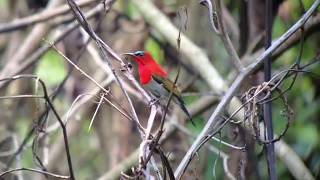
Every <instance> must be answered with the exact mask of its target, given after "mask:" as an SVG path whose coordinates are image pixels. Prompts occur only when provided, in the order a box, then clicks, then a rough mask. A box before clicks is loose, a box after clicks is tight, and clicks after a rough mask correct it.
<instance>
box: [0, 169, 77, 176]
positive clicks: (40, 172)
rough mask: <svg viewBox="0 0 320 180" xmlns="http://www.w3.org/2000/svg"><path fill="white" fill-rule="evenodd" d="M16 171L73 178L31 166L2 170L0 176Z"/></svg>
mask: <svg viewBox="0 0 320 180" xmlns="http://www.w3.org/2000/svg"><path fill="white" fill-rule="evenodd" d="M15 171H31V172H35V173H39V174H43V175H45V176H46V175H48V176H51V177H54V178H60V179H70V178H71V177H70V176H63V175H59V174H54V173H50V172H47V171H42V170H39V169H31V168H17V169H10V170H7V171H5V172H2V173H1V174H0V178H3V177H4V176H5V175H7V174H10V173H12V172H15Z"/></svg>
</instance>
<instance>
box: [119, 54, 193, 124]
mask: <svg viewBox="0 0 320 180" xmlns="http://www.w3.org/2000/svg"><path fill="white" fill-rule="evenodd" d="M124 54H126V55H129V56H131V57H132V58H133V60H134V61H135V62H136V63H137V64H138V73H139V78H140V84H141V85H143V87H144V88H145V89H146V90H147V91H149V92H150V93H151V94H152V95H153V96H155V97H156V98H158V99H159V102H160V104H161V105H162V106H164V105H165V104H166V102H167V100H168V98H169V96H170V93H171V92H172V94H173V96H172V101H173V102H174V103H176V104H177V105H179V107H180V108H181V109H182V111H183V112H184V113H185V114H186V115H187V116H188V118H189V119H190V120H191V116H190V114H189V112H188V110H187V108H186V107H185V103H184V101H183V99H182V97H181V92H180V90H179V89H178V87H177V86H176V85H175V84H174V83H173V82H172V81H171V80H170V79H169V78H167V76H168V75H167V72H166V71H165V70H164V69H162V67H161V66H160V65H159V64H157V63H156V61H155V60H154V59H153V58H152V56H151V55H150V53H148V52H145V51H135V52H133V53H124ZM191 122H192V124H193V125H194V122H193V121H192V120H191Z"/></svg>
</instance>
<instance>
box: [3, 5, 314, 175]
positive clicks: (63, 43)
mask: <svg viewBox="0 0 320 180" xmlns="http://www.w3.org/2000/svg"><path fill="white" fill-rule="evenodd" d="M76 2H77V4H79V6H80V7H81V10H82V12H83V13H84V14H86V15H87V14H88V13H89V14H90V13H91V15H90V17H89V23H90V24H91V25H92V27H93V28H94V30H95V32H96V33H97V34H98V35H99V36H100V37H101V39H102V40H103V41H105V42H106V43H107V44H108V45H109V46H110V47H111V48H112V49H113V50H114V51H115V52H117V53H118V54H119V55H121V54H122V53H126V52H133V51H136V50H145V51H148V52H150V53H151V54H152V56H153V57H154V58H155V59H156V60H157V62H158V63H159V64H160V65H161V66H162V67H164V69H166V70H167V72H168V74H169V77H170V79H171V80H174V79H175V77H176V74H177V70H178V67H179V66H181V72H180V75H179V78H178V82H177V84H178V86H179V87H180V88H181V89H182V90H183V93H182V95H183V98H184V101H185V102H186V105H187V108H188V110H189V111H190V112H191V114H192V115H193V121H194V122H195V123H196V126H192V124H191V123H190V122H189V121H186V117H185V116H184V114H183V113H182V112H181V111H179V110H178V109H176V108H170V110H169V115H168V118H167V121H168V124H167V126H165V127H166V128H165V133H167V134H166V135H165V136H164V137H163V142H162V145H161V147H162V149H163V151H164V152H165V155H166V156H167V158H168V159H169V162H170V165H171V167H172V169H173V170H175V169H176V167H177V166H178V164H179V163H180V161H181V159H182V158H183V156H184V155H185V153H186V151H187V150H188V149H189V147H190V145H191V144H192V142H193V141H194V137H196V135H197V134H198V133H200V132H201V130H202V128H203V126H204V125H205V123H206V121H207V120H208V119H209V117H210V116H211V114H212V113H213V111H214V109H215V107H216V105H217V103H218V102H219V99H220V98H221V97H222V95H223V93H224V92H222V91H221V92H216V91H215V90H213V89H212V88H211V87H210V85H208V83H207V82H206V80H204V79H203V77H202V76H201V72H200V73H199V70H198V69H195V68H194V66H193V65H191V63H190V61H188V58H189V57H187V56H186V54H184V53H179V52H178V49H177V44H174V43H172V41H174V42H175V41H176V40H175V39H176V38H178V34H171V36H172V37H173V38H174V39H173V40H172V41H171V42H170V41H169V40H168V38H167V36H165V35H164V33H165V32H162V31H161V30H159V29H157V28H156V27H155V26H154V25H153V24H152V23H150V21H153V22H157V19H151V18H152V17H151V16H150V15H149V14H148V13H149V12H148V11H150V12H154V10H153V9H143V6H142V5H141V4H140V5H139V3H144V2H143V1H138V0H117V1H101V0H79V1H76ZM150 2H152V4H153V5H154V6H155V7H156V8H157V9H159V10H160V11H161V13H162V14H163V15H165V16H166V17H167V18H168V19H169V20H170V21H171V23H173V24H174V26H175V27H176V28H177V29H179V28H180V29H181V31H182V33H183V34H185V35H186V36H187V38H189V39H190V40H191V42H192V43H193V44H194V45H196V46H198V47H200V48H201V49H202V50H203V53H204V54H205V55H206V56H207V57H208V58H209V60H210V62H211V64H212V66H213V67H214V68H215V69H217V71H218V73H219V75H220V76H221V77H222V78H223V81H224V82H225V84H227V85H230V84H231V83H232V81H233V80H234V79H235V77H236V76H237V74H236V73H237V72H236V71H235V68H234V66H233V64H232V62H231V60H230V57H229V56H228V54H227V52H226V50H225V48H224V46H223V43H222V41H221V39H220V37H219V36H218V35H217V34H215V33H214V32H213V30H212V29H211V25H210V22H209V19H208V11H207V8H206V7H204V6H202V5H200V4H199V2H198V1H195V0H154V1H150ZM313 2H314V1H313V0H302V1H299V0H279V1H274V2H273V14H274V18H273V23H272V24H273V27H272V38H273V39H277V38H278V37H280V36H281V35H282V34H283V33H285V32H286V31H287V30H288V29H289V28H290V27H291V26H292V25H293V24H294V23H295V22H296V21H297V20H299V18H300V17H301V16H302V15H303V13H304V10H307V9H308V8H309V7H310V6H311V5H312V3H313ZM222 4H223V6H222V12H223V18H224V22H225V27H226V29H227V31H228V33H229V36H230V39H231V41H232V44H233V45H234V47H235V48H236V50H237V52H238V54H239V56H240V58H241V60H243V62H244V63H245V64H249V63H250V62H252V61H254V58H253V57H256V56H257V55H256V54H255V53H257V52H258V53H259V52H261V49H262V48H263V46H264V35H263V34H264V29H265V14H264V13H265V6H266V5H265V1H264V0H256V1H254V0H239V1H232V0H224V1H222ZM318 11H319V8H318ZM179 14H180V15H179ZM148 17H150V18H149V19H148ZM159 23H160V22H159ZM74 24H75V20H74V16H73V14H72V13H71V12H70V10H69V8H68V6H67V5H66V1H64V0H0V67H1V70H0V77H1V81H0V83H1V84H0V94H1V98H0V173H2V172H5V171H6V170H8V169H15V168H22V167H25V168H34V169H40V170H43V171H49V172H52V173H55V174H61V175H68V174H69V171H68V163H67V159H66V153H65V152H66V149H65V146H64V141H63V137H62V130H61V128H60V126H59V123H58V122H57V119H56V116H55V115H54V114H53V113H52V110H49V109H50V108H48V104H47V103H46V101H45V100H44V99H43V98H37V97H26V96H25V97H21V96H19V97H18V96H17V95H42V94H43V93H44V92H43V90H42V88H41V86H40V85H39V84H38V83H37V80H35V79H30V78H22V79H18V80H13V79H9V80H5V81H3V79H4V78H7V77H12V76H15V75H19V74H34V75H37V76H38V77H40V78H41V79H42V80H43V81H44V83H45V84H46V88H47V91H48V93H49V96H50V98H51V100H52V102H53V104H54V107H55V109H56V110H57V112H58V114H59V116H60V117H61V119H62V120H63V121H66V120H67V119H68V121H67V124H66V129H67V133H68V140H69V147H70V153H71V157H72V164H73V169H74V174H75V176H76V178H77V179H98V178H101V179H119V178H120V176H121V172H123V173H125V174H128V175H130V174H132V171H131V168H132V167H137V166H138V153H137V152H138V148H139V145H140V143H141V138H140V135H139V131H138V129H137V127H136V125H135V124H134V123H133V122H132V121H130V120H128V118H127V117H125V116H124V115H123V114H121V113H119V111H118V110H115V109H114V108H113V107H112V106H111V105H110V104H109V103H107V102H106V101H102V100H101V90H99V88H98V87H97V85H96V84H94V83H92V81H91V80H89V79H88V78H87V77H86V76H85V75H84V74H83V73H82V72H79V71H78V70H77V69H75V68H74V66H72V65H71V64H70V63H69V62H68V61H67V60H65V58H63V57H62V56H61V55H59V54H58V53H57V52H56V51H55V50H53V49H52V48H50V44H49V43H48V42H51V43H52V42H54V43H55V46H56V48H57V49H58V50H59V51H60V52H62V53H63V54H64V55H65V56H67V57H68V58H69V59H70V60H71V61H72V62H73V63H75V64H77V66H78V67H79V68H81V69H82V71H84V72H86V73H87V74H88V75H89V76H91V77H92V78H93V79H95V80H96V81H97V82H98V83H99V84H100V85H101V86H103V87H105V88H106V89H108V90H109V94H107V95H105V98H106V99H108V100H109V101H110V102H112V103H113V104H115V105H116V106H118V107H121V109H123V111H124V112H125V114H129V112H130V109H129V105H128V104H127V101H126V99H125V97H124V95H123V93H122V91H121V90H120V88H119V85H118V84H117V83H116V81H115V80H114V78H112V75H111V73H110V71H109V70H106V68H105V67H104V66H105V64H104V63H103V61H104V60H101V56H100V55H101V54H99V49H98V48H97V47H96V45H95V43H94V42H93V41H90V40H88V39H89V38H88V35H87V34H86V33H85V31H84V30H82V29H81V28H78V27H76V26H74ZM319 28H320V14H319V13H318V12H316V13H314V14H313V15H312V17H311V19H310V21H308V22H307V24H306V25H305V30H304V37H305V41H304V43H303V44H302V46H303V51H302V54H301V64H302V65H304V64H308V63H310V62H312V61H314V60H316V61H315V63H314V64H312V65H310V66H308V68H307V69H305V70H306V71H308V72H311V73H302V74H299V75H298V76H297V78H296V80H295V83H294V85H293V87H292V88H291V89H290V91H288V92H287V93H286V97H287V99H288V104H289V106H290V107H291V109H292V110H293V112H294V117H293V121H292V122H291V123H290V127H289V130H288V132H287V133H286V134H285V136H284V137H282V140H283V143H286V145H287V146H288V147H287V148H289V149H290V150H292V151H293V152H294V153H296V154H297V155H298V157H299V158H300V161H301V162H303V163H304V165H305V167H306V169H307V170H308V173H310V174H311V175H312V176H313V178H314V179H319V178H320V175H319V172H320V133H319V132H320V123H319V120H320V119H319V117H320V81H319V73H320V67H319V47H320V36H319ZM300 37H301V33H296V34H295V35H294V37H293V38H291V39H289V41H288V42H287V43H286V44H285V46H281V47H282V49H281V48H279V49H280V50H279V51H277V52H276V53H274V55H273V59H272V60H273V64H272V68H273V69H272V72H273V74H276V73H277V72H280V71H281V70H284V69H286V68H289V67H290V66H291V65H292V64H293V63H294V62H295V61H296V59H297V58H299V52H300V50H301V48H300V46H301V43H299V39H300ZM184 41H185V39H183V38H182V39H181V43H183V42H184ZM190 51H192V50H191V49H190ZM121 57H122V58H123V60H124V61H125V62H126V63H129V64H132V65H133V69H132V70H133V74H134V75H135V77H136V78H137V79H138V76H137V69H136V64H135V63H134V62H132V61H131V60H130V59H127V58H125V57H124V56H121ZM250 57H251V58H250ZM195 59H196V58H195ZM111 61H112V63H113V65H114V67H115V70H116V72H117V73H118V74H119V76H120V78H122V79H123V80H124V82H125V83H126V84H127V85H128V87H126V89H127V91H128V92H129V95H130V97H131V99H132V101H133V102H134V107H135V110H136V112H137V114H138V117H139V119H140V120H141V124H142V125H143V126H144V127H146V124H147V122H146V121H147V120H148V117H149V113H150V108H149V105H148V102H146V100H145V99H143V98H142V96H141V94H140V93H139V92H138V91H137V90H136V89H135V88H134V87H133V86H132V85H130V81H128V80H127V77H126V76H125V75H123V73H121V68H122V67H121V66H120V65H119V63H118V62H116V61H114V60H111ZM260 83H261V72H260V71H259V70H257V71H256V72H255V73H254V74H252V75H251V76H250V77H249V78H247V80H246V82H245V83H244V84H243V85H242V86H241V88H240V90H239V91H238V92H237V94H236V96H237V97H241V96H242V95H243V94H244V93H245V92H246V91H247V90H248V89H250V88H251V87H252V86H255V85H258V84H260ZM290 83H291V81H290V80H285V81H284V83H283V89H285V88H286V87H289V86H290ZM272 106H273V107H272V109H273V112H272V116H273V125H274V131H275V134H280V133H281V132H282V131H283V129H285V125H286V123H287V121H286V119H285V118H284V117H283V116H282V114H281V111H282V110H283V104H282V103H281V101H280V100H277V101H274V102H273V103H272ZM225 115H226V116H227V115H228V113H227V112H225ZM160 118H161V115H160V113H159V114H158V115H157V117H156V122H157V123H156V125H155V128H154V131H156V129H157V128H156V127H157V125H158V124H159V121H160ZM93 119H94V121H93V123H92V127H91V129H90V130H89V126H90V122H91V121H92V120H93ZM215 137H216V138H217V139H218V140H211V141H209V142H207V146H205V147H202V148H201V150H200V151H199V153H198V154H197V155H196V156H195V157H194V158H193V160H192V162H191V163H190V165H189V167H188V169H187V171H186V172H185V175H184V176H183V178H182V179H208V180H209V179H234V178H235V179H267V178H268V171H267V162H266V157H265V154H264V149H263V145H261V144H259V143H257V142H256V140H255V139H254V136H253V135H252V134H250V132H248V131H247V130H245V128H244V127H243V126H241V125H238V124H227V125H226V126H225V127H224V128H223V130H222V131H221V133H219V134H217V135H216V136H215ZM219 139H221V140H219ZM221 141H224V142H227V143H229V144H232V145H234V146H237V147H242V146H244V145H245V149H244V150H238V149H235V148H232V147H230V146H228V145H224V144H223V143H221ZM279 153H280V152H276V156H277V158H276V173H277V176H278V178H279V179H297V176H295V175H294V174H293V173H292V170H291V171H290V170H289V168H288V166H287V164H288V162H284V161H286V160H284V159H283V158H281V154H279ZM285 153H289V152H285ZM287 161H290V158H289V160H287ZM156 163H158V164H161V163H160V159H157V158H156ZM224 163H226V164H224ZM119 164H121V165H122V166H119ZM226 166H227V167H228V168H226ZM117 168H118V169H117ZM159 168H160V172H162V171H161V170H162V169H161V165H159ZM298 168H299V167H298ZM155 177H156V176H155ZM2 178H4V179H46V178H49V177H47V176H44V175H41V174H39V173H34V172H30V171H17V172H14V173H9V174H6V175H5V176H3V177H2ZM121 178H123V179H126V177H125V176H124V175H122V176H121ZM49 179H50V178H49ZM53 179H55V178H53ZM298 179H299V178H298Z"/></svg>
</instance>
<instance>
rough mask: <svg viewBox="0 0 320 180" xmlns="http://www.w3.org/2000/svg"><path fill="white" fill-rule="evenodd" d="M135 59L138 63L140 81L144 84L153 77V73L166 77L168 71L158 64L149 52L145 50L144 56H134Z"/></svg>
mask: <svg viewBox="0 0 320 180" xmlns="http://www.w3.org/2000/svg"><path fill="white" fill-rule="evenodd" d="M133 59H134V60H135V61H136V62H137V64H138V72H139V77H140V83H141V84H142V85H145V84H148V83H149V82H150V80H151V78H152V75H157V76H161V77H166V76H167V72H166V71H165V70H164V69H162V67H161V66H160V65H159V64H157V62H156V61H155V60H154V59H153V58H152V56H151V55H150V54H149V53H148V52H144V54H143V56H133Z"/></svg>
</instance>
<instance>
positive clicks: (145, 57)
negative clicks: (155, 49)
mask: <svg viewBox="0 0 320 180" xmlns="http://www.w3.org/2000/svg"><path fill="white" fill-rule="evenodd" d="M124 54H125V55H129V56H131V57H132V58H133V60H134V61H135V62H136V63H138V65H145V64H148V63H152V62H155V60H154V59H153V58H152V56H151V55H150V53H148V52H146V51H135V52H133V53H124Z"/></svg>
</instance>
